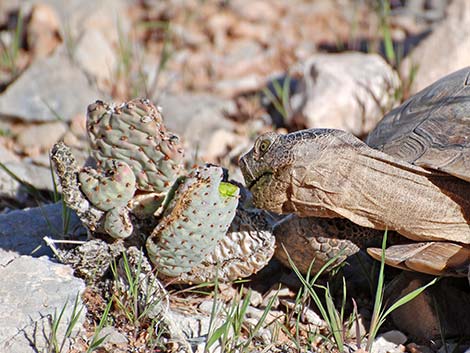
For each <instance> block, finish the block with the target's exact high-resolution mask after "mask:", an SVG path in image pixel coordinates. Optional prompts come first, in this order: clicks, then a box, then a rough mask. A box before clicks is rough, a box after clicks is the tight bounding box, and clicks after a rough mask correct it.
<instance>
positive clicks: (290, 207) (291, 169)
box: [251, 130, 470, 244]
mask: <svg viewBox="0 0 470 353" xmlns="http://www.w3.org/2000/svg"><path fill="white" fill-rule="evenodd" d="M324 131H325V133H323V134H317V135H316V136H315V138H314V139H311V138H310V139H306V140H305V141H303V140H301V141H299V142H298V143H292V144H291V146H290V148H291V152H292V155H293V156H294V159H293V160H292V161H290V163H289V164H288V165H284V166H277V167H276V168H273V169H272V175H266V176H264V177H263V178H262V179H261V180H259V182H258V183H256V184H255V185H254V186H253V188H252V190H251V191H252V192H253V197H254V203H255V205H256V206H257V207H260V208H264V209H267V210H270V211H273V212H276V213H296V214H297V215H299V216H301V217H307V216H317V217H344V218H348V219H350V220H351V221H353V222H354V223H356V224H359V225H361V226H365V227H370V228H376V229H389V230H396V231H398V232H399V233H401V234H402V235H404V236H406V237H409V238H411V239H415V240H423V239H425V240H451V241H452V240H453V241H457V242H462V243H466V244H468V243H470V226H469V221H470V183H467V182H465V181H463V180H460V179H457V178H454V177H451V176H447V175H436V174H435V173H434V172H433V173H431V172H430V171H428V170H426V169H423V168H421V167H418V166H415V165H412V164H409V163H406V162H402V161H400V160H397V159H395V158H393V157H391V156H389V155H387V154H385V153H382V152H380V151H377V150H374V149H372V148H370V147H368V146H367V145H366V144H364V143H363V142H362V141H360V140H359V139H357V138H355V137H354V136H352V135H351V134H349V133H346V132H343V131H339V130H330V131H326V130H324ZM285 136H289V135H285Z"/></svg>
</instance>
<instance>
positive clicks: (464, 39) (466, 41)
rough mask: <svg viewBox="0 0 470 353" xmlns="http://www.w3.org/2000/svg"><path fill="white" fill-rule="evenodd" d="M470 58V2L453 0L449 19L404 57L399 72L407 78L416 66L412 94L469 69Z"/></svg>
mask: <svg viewBox="0 0 470 353" xmlns="http://www.w3.org/2000/svg"><path fill="white" fill-rule="evenodd" d="M450 34H451V35H450ZM469 56H470V1H468V0H454V1H452V2H451V3H450V5H449V7H448V8H447V16H446V19H445V20H443V21H442V22H441V23H439V24H438V25H437V26H436V28H435V29H434V30H433V32H432V33H431V34H430V35H429V36H428V37H427V38H426V39H424V40H423V41H422V42H421V43H420V44H419V45H418V46H417V47H416V48H415V49H414V50H413V52H412V53H411V55H409V56H408V57H407V58H405V60H404V61H403V62H402V65H401V67H400V71H401V73H402V75H403V76H404V77H407V76H409V74H410V71H411V67H412V65H417V67H418V71H417V73H416V76H415V78H414V80H413V85H412V87H411V93H412V94H413V93H416V92H418V91H420V90H422V89H423V88H425V87H427V86H428V85H430V84H431V83H433V82H435V81H436V80H438V79H439V78H441V77H443V76H445V75H447V74H449V73H451V72H454V71H457V70H459V69H461V68H463V67H465V66H468V65H469V60H468V58H469ZM450 58H451V60H450Z"/></svg>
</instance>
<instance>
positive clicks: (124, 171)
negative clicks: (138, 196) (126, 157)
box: [78, 160, 135, 211]
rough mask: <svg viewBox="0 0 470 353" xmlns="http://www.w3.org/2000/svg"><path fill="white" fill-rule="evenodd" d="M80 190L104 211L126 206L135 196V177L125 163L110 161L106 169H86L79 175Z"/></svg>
mask: <svg viewBox="0 0 470 353" xmlns="http://www.w3.org/2000/svg"><path fill="white" fill-rule="evenodd" d="M78 180H79V181H80V189H81V191H82V192H83V193H84V194H85V196H86V197H87V199H88V200H90V201H91V203H92V204H93V205H95V206H96V207H97V208H99V209H100V210H103V211H109V210H111V209H113V208H115V207H120V206H124V205H126V204H127V203H128V202H129V201H130V200H131V199H132V197H133V196H134V192H135V175H134V173H133V171H132V169H131V168H130V167H129V166H128V165H127V163H125V162H120V161H116V160H109V161H107V163H106V169H105V170H102V169H98V170H96V169H93V168H90V167H86V168H84V169H83V170H82V171H80V173H78Z"/></svg>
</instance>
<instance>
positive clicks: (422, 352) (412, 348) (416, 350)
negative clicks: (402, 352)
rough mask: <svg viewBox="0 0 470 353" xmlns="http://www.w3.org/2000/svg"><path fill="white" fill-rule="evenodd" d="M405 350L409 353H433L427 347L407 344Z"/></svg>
mask: <svg viewBox="0 0 470 353" xmlns="http://www.w3.org/2000/svg"><path fill="white" fill-rule="evenodd" d="M406 349H407V351H408V352H410V353H434V351H433V350H432V349H431V348H429V347H427V346H421V345H417V344H416V343H410V344H407V345H406Z"/></svg>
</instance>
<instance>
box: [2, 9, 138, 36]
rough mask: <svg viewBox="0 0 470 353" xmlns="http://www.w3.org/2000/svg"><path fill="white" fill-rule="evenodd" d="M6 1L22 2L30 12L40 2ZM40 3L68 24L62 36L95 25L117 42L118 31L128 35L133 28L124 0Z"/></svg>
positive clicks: (77, 33) (77, 32)
mask: <svg viewBox="0 0 470 353" xmlns="http://www.w3.org/2000/svg"><path fill="white" fill-rule="evenodd" d="M3 1H5V0H3ZM3 1H2V2H3ZM6 2H12V3H13V5H10V6H9V7H8V6H7V8H15V7H17V6H18V5H21V8H22V10H23V12H24V13H27V12H28V9H30V8H31V7H32V5H33V4H35V3H37V1H36V0H22V1H20V2H19V3H17V2H18V1H17V0H6ZM15 3H16V4H15ZM41 4H42V6H48V7H49V8H52V9H54V10H55V12H56V13H57V16H58V18H59V21H60V23H62V25H66V27H62V28H61V34H62V36H63V38H66V37H68V38H69V39H71V40H76V39H77V38H79V37H80V36H81V34H82V33H83V31H84V30H86V29H88V28H95V29H98V30H100V31H101V32H102V33H103V34H104V35H105V37H106V38H108V39H109V40H110V41H111V42H113V43H118V40H119V36H120V33H119V32H120V31H121V34H123V35H127V31H128V29H129V28H130V23H129V19H128V17H127V16H122V14H123V13H125V12H126V7H127V3H126V1H125V0H100V1H94V0H67V1H62V0H41ZM117 19H119V22H118V21H117ZM118 24H119V27H120V28H119V29H118ZM119 30H120V31H119Z"/></svg>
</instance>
